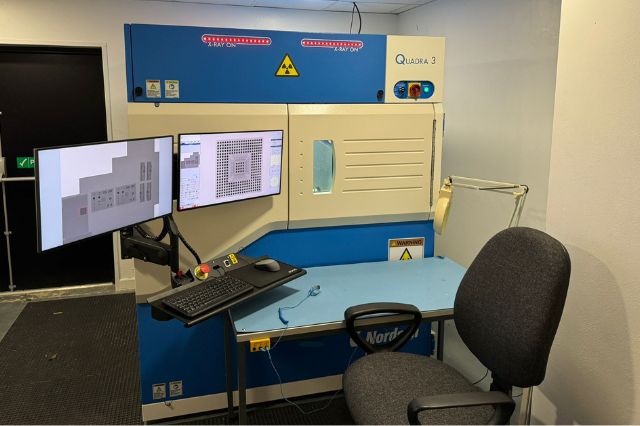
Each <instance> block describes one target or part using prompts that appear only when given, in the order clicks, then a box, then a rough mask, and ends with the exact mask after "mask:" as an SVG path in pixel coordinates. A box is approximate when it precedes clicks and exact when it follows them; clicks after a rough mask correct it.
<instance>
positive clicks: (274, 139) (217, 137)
mask: <svg viewBox="0 0 640 426" xmlns="http://www.w3.org/2000/svg"><path fill="white" fill-rule="evenodd" d="M282 135H283V131H282V130H269V131H255V132H234V133H204V134H183V135H180V142H179V161H180V169H179V170H180V194H179V196H178V210H188V209H193V208H196V207H204V206H211V205H214V204H222V203H229V202H232V201H239V200H246V199H249V198H258V197H264V196H268V195H276V194H279V193H280V181H281V176H282Z"/></svg>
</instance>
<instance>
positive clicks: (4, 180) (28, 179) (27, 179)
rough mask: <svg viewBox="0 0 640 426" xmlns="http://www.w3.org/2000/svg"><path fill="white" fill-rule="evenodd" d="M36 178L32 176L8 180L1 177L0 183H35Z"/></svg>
mask: <svg viewBox="0 0 640 426" xmlns="http://www.w3.org/2000/svg"><path fill="white" fill-rule="evenodd" d="M35 180H36V178H35V177H34V176H25V177H14V178H9V177H3V178H0V182H2V183H5V182H35Z"/></svg>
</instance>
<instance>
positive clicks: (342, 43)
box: [300, 38, 364, 49]
mask: <svg viewBox="0 0 640 426" xmlns="http://www.w3.org/2000/svg"><path fill="white" fill-rule="evenodd" d="M300 44H301V45H302V47H329V48H333V47H354V48H357V49H360V48H361V47H363V46H364V43H363V42H362V41H360V40H355V41H351V40H320V39H317V40H316V39H310V38H303V39H302V40H301V41H300Z"/></svg>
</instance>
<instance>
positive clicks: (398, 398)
mask: <svg viewBox="0 0 640 426" xmlns="http://www.w3.org/2000/svg"><path fill="white" fill-rule="evenodd" d="M342 381H343V388H344V393H345V398H346V401H347V405H348V407H349V411H350V412H351V416H352V417H353V420H354V421H355V422H356V423H358V424H408V423H409V419H408V418H407V406H408V405H409V403H410V402H411V401H412V400H413V399H414V398H416V397H419V396H431V395H441V394H449V393H466V392H479V391H480V389H478V388H476V387H475V386H473V385H471V384H470V383H469V382H467V380H466V379H465V378H464V377H463V376H462V375H461V374H460V373H458V372H457V371H456V370H454V369H453V368H452V367H450V366H448V365H446V364H444V363H443V362H440V361H437V360H436V359H433V358H430V357H426V356H422V355H415V354H408V353H402V352H384V353H377V354H371V355H367V356H365V357H362V358H360V359H359V360H358V361H356V362H354V363H353V364H352V365H351V366H349V368H348V369H347V371H346V372H345V373H344V376H343V379H342ZM493 413H494V409H493V407H487V406H482V407H465V408H447V409H442V410H430V411H423V412H422V413H420V415H419V419H420V422H421V423H422V424H486V423H487V422H488V421H489V419H491V416H492V415H493Z"/></svg>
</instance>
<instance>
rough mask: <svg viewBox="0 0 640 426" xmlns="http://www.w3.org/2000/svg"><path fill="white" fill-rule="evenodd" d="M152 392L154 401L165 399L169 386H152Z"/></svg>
mask: <svg viewBox="0 0 640 426" xmlns="http://www.w3.org/2000/svg"><path fill="white" fill-rule="evenodd" d="M151 390H152V392H153V399H165V398H166V397H167V385H166V384H165V383H158V384H155V385H151Z"/></svg>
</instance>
